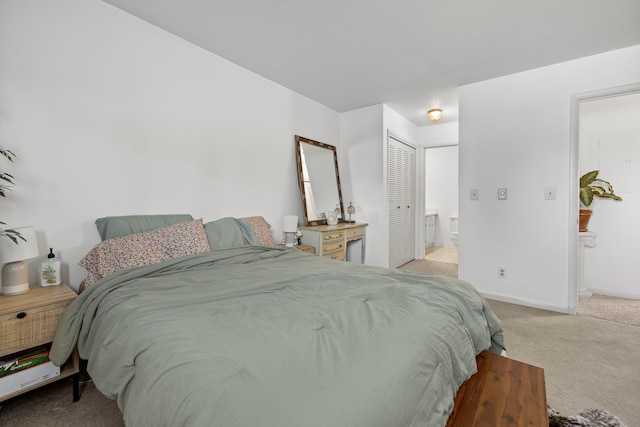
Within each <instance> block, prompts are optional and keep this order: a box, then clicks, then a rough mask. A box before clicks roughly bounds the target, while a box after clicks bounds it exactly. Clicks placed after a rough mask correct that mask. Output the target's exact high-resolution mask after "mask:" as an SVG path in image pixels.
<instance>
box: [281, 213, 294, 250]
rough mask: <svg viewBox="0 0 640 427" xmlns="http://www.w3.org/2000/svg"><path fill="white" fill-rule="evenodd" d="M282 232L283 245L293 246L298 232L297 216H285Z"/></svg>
mask: <svg viewBox="0 0 640 427" xmlns="http://www.w3.org/2000/svg"><path fill="white" fill-rule="evenodd" d="M282 231H283V232H284V244H285V245H286V246H289V247H291V246H293V245H294V243H295V241H296V233H297V232H298V216H297V215H285V217H284V221H283V226H282Z"/></svg>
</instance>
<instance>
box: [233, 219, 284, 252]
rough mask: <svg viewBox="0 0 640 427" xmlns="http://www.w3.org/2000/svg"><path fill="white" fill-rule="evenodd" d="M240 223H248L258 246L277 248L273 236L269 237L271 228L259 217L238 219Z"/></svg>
mask: <svg viewBox="0 0 640 427" xmlns="http://www.w3.org/2000/svg"><path fill="white" fill-rule="evenodd" d="M240 219H241V220H242V221H244V222H246V223H248V224H249V225H250V226H251V228H252V229H253V234H255V235H256V239H258V244H259V245H261V246H277V245H276V242H275V240H273V236H272V235H271V226H270V225H269V223H268V222H267V221H266V220H265V219H264V218H263V217H261V216H249V217H246V218H240Z"/></svg>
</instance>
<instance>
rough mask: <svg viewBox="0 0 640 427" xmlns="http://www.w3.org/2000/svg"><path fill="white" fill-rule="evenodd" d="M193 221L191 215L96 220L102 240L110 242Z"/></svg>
mask: <svg viewBox="0 0 640 427" xmlns="http://www.w3.org/2000/svg"><path fill="white" fill-rule="evenodd" d="M192 220H193V217H192V216H191V215H189V214H172V215H127V216H106V217H104V218H98V219H96V227H98V233H100V238H101V239H102V240H108V239H113V238H115V237H122V236H128V235H129V234H134V233H142V232H145V231H151V230H155V229H156V228H160V227H166V226H167V225H173V224H178V223H180V222H187V221H192Z"/></svg>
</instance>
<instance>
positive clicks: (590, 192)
mask: <svg viewBox="0 0 640 427" xmlns="http://www.w3.org/2000/svg"><path fill="white" fill-rule="evenodd" d="M599 172H600V171H599V170H594V171H591V172H587V173H585V174H584V175H582V176H581V177H580V204H581V206H584V207H585V208H588V207H589V206H591V203H593V198H594V197H602V198H604V199H613V200H618V201H622V197H620V196H617V195H616V194H615V193H614V192H613V186H612V185H611V184H610V183H609V182H608V181H605V180H604V179H600V178H598V173H599ZM590 218H591V209H580V227H579V231H588V229H587V226H588V224H589V219H590Z"/></svg>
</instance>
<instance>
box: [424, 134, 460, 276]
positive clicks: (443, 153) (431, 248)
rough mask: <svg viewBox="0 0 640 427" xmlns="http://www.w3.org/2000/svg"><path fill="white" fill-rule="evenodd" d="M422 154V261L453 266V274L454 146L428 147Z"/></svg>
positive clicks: (455, 261) (455, 219)
mask: <svg viewBox="0 0 640 427" xmlns="http://www.w3.org/2000/svg"><path fill="white" fill-rule="evenodd" d="M424 151H425V236H426V238H425V260H427V261H431V262H436V263H444V264H455V266H456V270H457V265H458V251H457V241H456V240H457V238H459V236H457V224H458V221H459V218H458V146H457V145H446V146H439V147H429V148H426V149H425V150H424ZM452 233H455V235H452ZM443 267H446V266H443Z"/></svg>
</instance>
